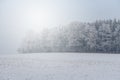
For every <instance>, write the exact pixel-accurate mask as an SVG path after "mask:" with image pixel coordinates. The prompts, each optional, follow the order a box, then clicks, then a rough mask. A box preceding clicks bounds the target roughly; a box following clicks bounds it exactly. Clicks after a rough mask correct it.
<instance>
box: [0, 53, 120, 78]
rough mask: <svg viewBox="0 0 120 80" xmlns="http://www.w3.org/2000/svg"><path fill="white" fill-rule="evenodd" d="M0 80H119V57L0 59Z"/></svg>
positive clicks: (23, 56)
mask: <svg viewBox="0 0 120 80" xmlns="http://www.w3.org/2000/svg"><path fill="white" fill-rule="evenodd" d="M0 80H120V54H91V53H90V54H87V53H86V54H84V53H82V54H81V53H80V54H79V53H75V54H73V53H63V54H61V53H42V54H35V53H34V54H14V55H0Z"/></svg>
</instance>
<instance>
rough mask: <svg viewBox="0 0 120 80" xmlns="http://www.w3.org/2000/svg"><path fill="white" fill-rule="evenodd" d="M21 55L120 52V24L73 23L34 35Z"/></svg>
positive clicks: (29, 38) (110, 22)
mask: <svg viewBox="0 0 120 80" xmlns="http://www.w3.org/2000/svg"><path fill="white" fill-rule="evenodd" d="M18 51H19V52H21V53H39V52H95V53H98V52H102V53H119V52H120V20H116V19H114V20H97V21H95V22H91V23H89V22H88V23H83V22H72V23H70V24H68V25H66V26H58V27H54V28H49V29H48V28H46V29H44V30H42V31H41V32H39V33H34V32H32V33H30V34H28V35H27V36H26V38H25V39H24V40H23V43H22V45H21V47H20V48H19V49H18Z"/></svg>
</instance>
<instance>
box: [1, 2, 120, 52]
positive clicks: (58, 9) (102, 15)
mask: <svg viewBox="0 0 120 80" xmlns="http://www.w3.org/2000/svg"><path fill="white" fill-rule="evenodd" d="M119 8H120V0H0V54H1V53H15V51H16V49H17V48H18V47H19V45H20V43H21V41H22V39H23V37H24V36H25V35H26V33H27V32H28V31H29V30H33V29H34V30H40V29H42V28H43V27H54V26H59V25H65V24H68V23H70V22H72V21H82V22H85V21H87V22H88V21H90V22H91V21H95V20H96V19H113V18H117V19H120V9H119Z"/></svg>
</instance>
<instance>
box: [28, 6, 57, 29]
mask: <svg viewBox="0 0 120 80" xmlns="http://www.w3.org/2000/svg"><path fill="white" fill-rule="evenodd" d="M54 12H55V11H53V10H50V9H45V8H43V9H38V8H36V9H30V10H28V11H27V21H28V22H29V24H30V25H31V26H32V29H34V30H40V29H43V28H44V27H47V28H48V27H49V26H52V25H53V24H55V18H56V17H55V14H54Z"/></svg>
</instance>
